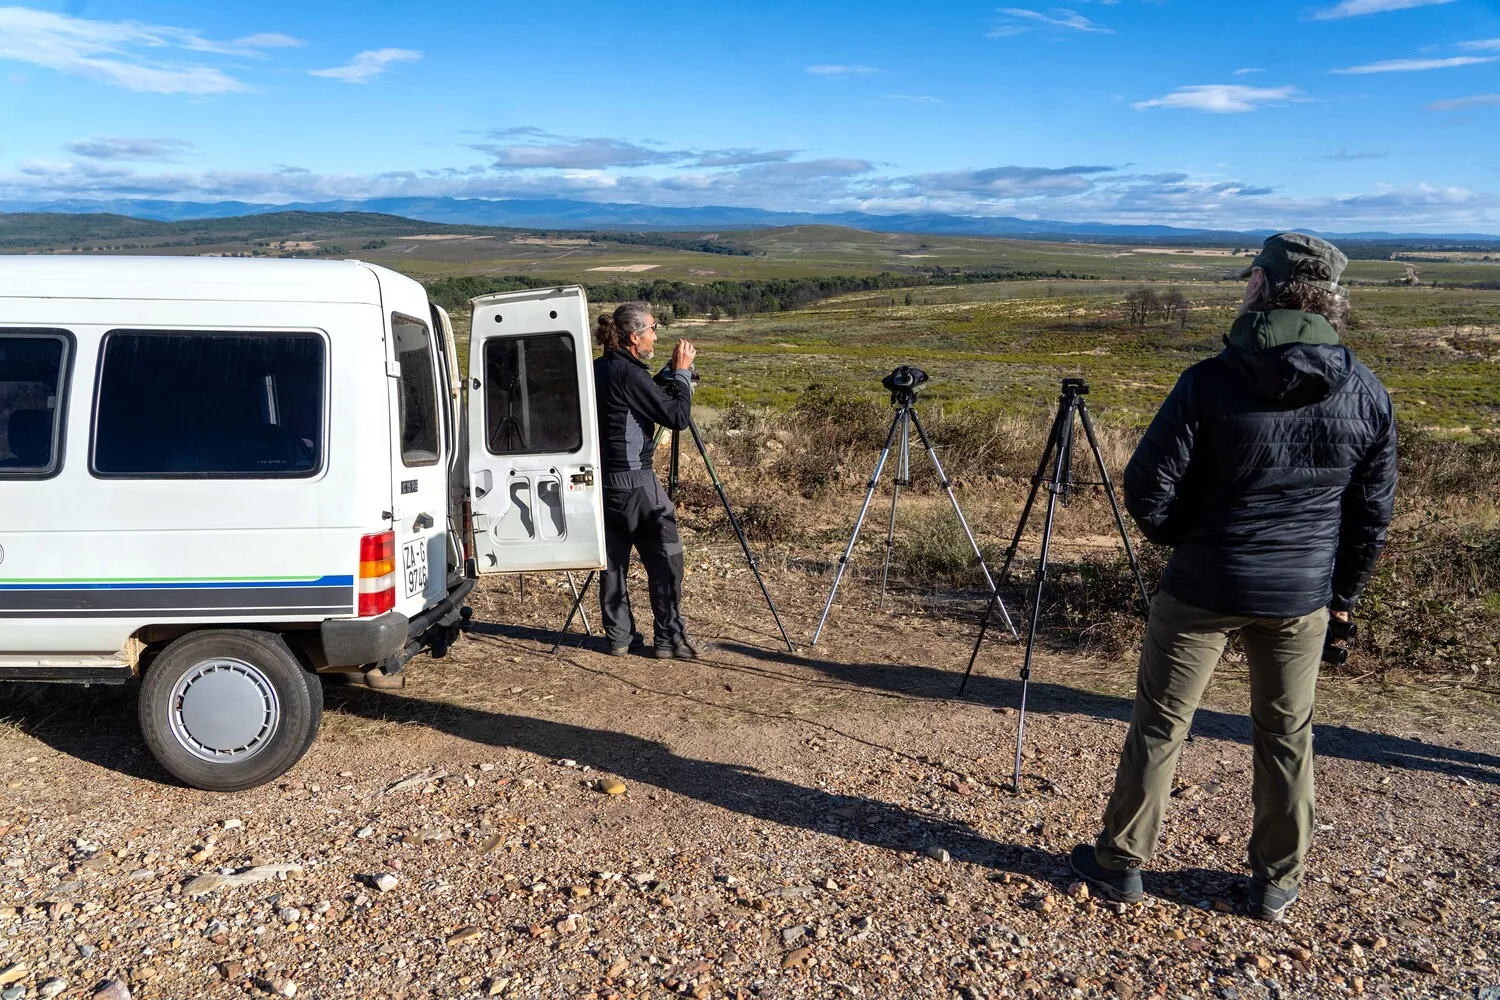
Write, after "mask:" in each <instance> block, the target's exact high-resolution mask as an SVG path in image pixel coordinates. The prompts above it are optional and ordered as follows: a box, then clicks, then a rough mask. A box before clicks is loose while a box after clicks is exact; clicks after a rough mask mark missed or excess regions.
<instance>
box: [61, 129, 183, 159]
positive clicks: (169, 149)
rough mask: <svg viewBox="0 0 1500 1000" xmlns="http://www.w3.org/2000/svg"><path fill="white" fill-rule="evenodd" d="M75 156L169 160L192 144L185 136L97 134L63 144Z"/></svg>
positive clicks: (179, 154)
mask: <svg viewBox="0 0 1500 1000" xmlns="http://www.w3.org/2000/svg"><path fill="white" fill-rule="evenodd" d="M63 148H64V149H66V150H67V151H68V152H70V153H72V154H73V155H74V156H86V157H88V158H89V159H91V160H142V161H154V162H158V163H170V162H173V161H175V160H177V159H178V158H180V157H181V155H182V154H183V153H184V152H186V151H187V150H189V149H192V148H193V144H192V143H191V142H188V141H187V140H186V139H141V138H132V137H129V136H120V135H96V136H92V137H90V138H88V139H80V140H78V141H76V142H70V143H67V144H66V145H65V146H63Z"/></svg>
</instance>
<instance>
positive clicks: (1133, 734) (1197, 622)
mask: <svg viewBox="0 0 1500 1000" xmlns="http://www.w3.org/2000/svg"><path fill="white" fill-rule="evenodd" d="M1327 630H1328V612H1327V611H1326V610H1323V609H1319V610H1318V611H1314V612H1313V613H1312V614H1308V615H1303V616H1302V617H1300V618H1246V617H1243V616H1238V615H1224V614H1219V613H1218V612H1214V611H1206V610H1204V609H1202V608H1196V607H1193V606H1192V605H1190V604H1186V603H1184V602H1183V601H1180V600H1178V599H1177V598H1175V597H1173V596H1172V595H1171V594H1167V593H1165V592H1161V593H1158V594H1157V595H1156V596H1155V597H1154V598H1152V600H1151V618H1150V622H1149V624H1148V625H1147V627H1146V638H1145V642H1144V643H1143V644H1142V646H1141V665H1140V671H1139V673H1138V674H1137V677H1136V696H1135V707H1134V709H1133V711H1132V712H1131V716H1130V730H1129V732H1128V733H1127V734H1126V736H1125V749H1124V752H1123V753H1122V754H1121V756H1120V767H1119V770H1118V771H1117V772H1116V774H1115V790H1114V794H1113V795H1112V796H1111V797H1110V800H1109V805H1108V806H1107V807H1106V808H1105V811H1104V830H1103V832H1102V833H1100V834H1099V839H1098V841H1097V842H1096V843H1095V853H1096V856H1097V857H1098V860H1099V863H1100V864H1101V865H1103V866H1104V867H1106V868H1113V869H1122V868H1127V867H1133V866H1139V865H1140V864H1142V863H1143V862H1145V861H1147V860H1149V859H1150V857H1151V855H1152V854H1153V853H1154V852H1155V850H1156V842H1157V838H1158V837H1159V836H1160V835H1161V827H1162V819H1163V817H1164V816H1165V815H1166V811H1167V802H1168V800H1169V798H1170V796H1171V793H1172V773H1173V771H1174V770H1176V767H1177V756H1178V754H1179V753H1180V752H1181V750H1182V743H1183V740H1185V739H1186V738H1187V735H1188V730H1189V729H1190V728H1191V726H1192V722H1193V712H1194V711H1195V710H1196V709H1197V708H1198V703H1199V701H1200V700H1201V699H1202V697H1203V691H1204V689H1205V688H1206V687H1207V686H1208V681H1209V678H1210V677H1212V676H1213V672H1214V667H1215V666H1217V665H1218V662H1219V657H1220V656H1221V655H1222V654H1223V652H1224V646H1225V644H1226V643H1227V642H1228V641H1229V637H1230V635H1232V634H1234V633H1235V632H1238V633H1239V634H1240V640H1241V642H1242V643H1243V644H1244V648H1245V656H1246V659H1247V660H1248V661H1249V666H1250V721H1251V725H1252V729H1253V732H1254V747H1255V778H1254V785H1253V788H1252V792H1251V798H1252V799H1253V801H1254V803H1255V822H1254V826H1253V828H1252V831H1251V834H1250V868H1251V871H1252V872H1253V873H1254V874H1255V876H1256V877H1257V878H1261V879H1265V880H1266V881H1268V882H1271V883H1272V884H1274V885H1276V886H1279V887H1281V888H1291V887H1293V886H1295V885H1297V884H1299V883H1300V881H1301V879H1302V865H1303V859H1304V858H1306V856H1307V851H1308V848H1309V847H1310V846H1311V845H1312V834H1313V741H1312V715H1313V701H1314V698H1315V695H1316V690H1317V682H1318V664H1319V661H1320V659H1321V657H1322V652H1323V637H1324V634H1325V633H1326V632H1327Z"/></svg>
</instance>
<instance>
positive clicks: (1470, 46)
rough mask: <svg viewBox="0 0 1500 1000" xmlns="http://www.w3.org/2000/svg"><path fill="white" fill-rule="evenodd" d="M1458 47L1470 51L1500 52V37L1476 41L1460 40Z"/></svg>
mask: <svg viewBox="0 0 1500 1000" xmlns="http://www.w3.org/2000/svg"><path fill="white" fill-rule="evenodd" d="M1458 47H1459V48H1461V49H1466V50H1467V51H1469V52H1500V38H1481V39H1479V40H1478V41H1474V42H1459V43H1458Z"/></svg>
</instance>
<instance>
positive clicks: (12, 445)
mask: <svg viewBox="0 0 1500 1000" xmlns="http://www.w3.org/2000/svg"><path fill="white" fill-rule="evenodd" d="M67 361H68V341H67V339H66V338H65V337H64V336H63V335H62V334H60V333H48V332H46V331H41V330H37V331H31V330H27V331H24V332H10V331H3V330H0V477H3V476H12V475H26V476H37V475H46V474H48V473H50V472H53V471H55V470H56V468H57V461H58V452H59V450H60V449H59V437H60V435H59V431H60V429H61V426H62V421H61V419H60V414H61V413H62V412H63V411H62V403H61V398H62V392H61V387H62V382H63V373H64V372H65V371H66V370H67Z"/></svg>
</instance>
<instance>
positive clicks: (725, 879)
mask: <svg viewBox="0 0 1500 1000" xmlns="http://www.w3.org/2000/svg"><path fill="white" fill-rule="evenodd" d="M714 881H715V882H717V883H719V884H720V885H738V884H739V879H737V878H735V877H734V876H733V875H715V876H714Z"/></svg>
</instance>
